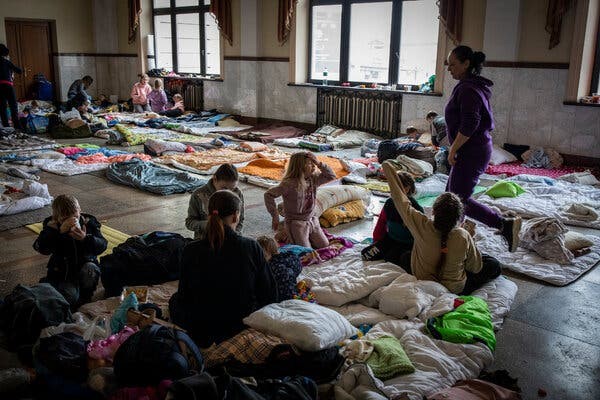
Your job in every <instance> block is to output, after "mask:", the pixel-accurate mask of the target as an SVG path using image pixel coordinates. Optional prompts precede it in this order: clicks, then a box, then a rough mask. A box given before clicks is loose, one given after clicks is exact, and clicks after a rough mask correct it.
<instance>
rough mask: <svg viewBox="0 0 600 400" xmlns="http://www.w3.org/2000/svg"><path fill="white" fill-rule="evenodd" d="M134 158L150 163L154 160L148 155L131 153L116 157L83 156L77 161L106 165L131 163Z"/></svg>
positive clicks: (101, 155) (102, 155) (100, 155)
mask: <svg viewBox="0 0 600 400" xmlns="http://www.w3.org/2000/svg"><path fill="white" fill-rule="evenodd" d="M132 158H139V159H140V160H142V161H148V160H150V159H152V157H150V156H149V155H148V154H142V153H131V154H119V155H116V156H111V157H106V156H105V155H104V154H102V153H95V154H91V155H89V156H81V157H79V158H78V159H77V162H78V163H79V164H98V163H106V164H112V163H116V162H123V161H129V160H131V159H132Z"/></svg>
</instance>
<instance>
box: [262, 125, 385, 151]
mask: <svg viewBox="0 0 600 400" xmlns="http://www.w3.org/2000/svg"><path fill="white" fill-rule="evenodd" d="M369 140H377V139H376V136H375V135H372V134H370V133H367V132H362V131H356V130H344V129H341V128H337V127H335V126H332V125H324V126H322V127H320V128H319V129H317V130H316V131H315V132H313V133H311V134H308V135H304V136H303V137H290V138H283V139H275V141H274V142H273V144H274V145H277V146H283V147H293V148H305V149H309V150H313V151H331V150H339V149H347V148H352V147H359V146H362V145H363V143H365V142H366V141H369Z"/></svg>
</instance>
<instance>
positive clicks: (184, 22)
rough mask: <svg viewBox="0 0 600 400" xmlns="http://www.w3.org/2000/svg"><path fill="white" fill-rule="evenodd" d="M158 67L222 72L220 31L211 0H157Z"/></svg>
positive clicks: (203, 72)
mask: <svg viewBox="0 0 600 400" xmlns="http://www.w3.org/2000/svg"><path fill="white" fill-rule="evenodd" d="M153 5H154V11H153V15H154V46H155V49H156V51H155V54H156V67H157V68H165V69H167V70H173V71H175V72H178V73H190V74H202V75H220V72H221V56H220V49H221V43H220V34H219V29H218V28H217V24H216V22H215V19H214V18H213V16H212V15H211V14H210V13H209V12H208V8H209V5H210V0H153Z"/></svg>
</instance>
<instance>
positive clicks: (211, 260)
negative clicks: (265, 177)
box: [169, 190, 277, 347]
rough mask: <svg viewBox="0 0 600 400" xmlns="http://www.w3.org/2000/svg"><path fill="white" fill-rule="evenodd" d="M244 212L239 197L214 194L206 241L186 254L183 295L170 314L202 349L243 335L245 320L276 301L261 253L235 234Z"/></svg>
mask: <svg viewBox="0 0 600 400" xmlns="http://www.w3.org/2000/svg"><path fill="white" fill-rule="evenodd" d="M240 211H241V200H240V199H239V197H238V196H237V195H236V194H235V193H233V192H230V191H229V190H219V191H217V192H215V193H214V194H213V195H212V196H211V197H210V199H209V201H208V222H207V226H206V236H205V238H204V239H202V240H196V241H193V242H191V243H190V244H188V245H187V246H186V247H185V249H184V251H183V257H182V262H181V277H180V279H179V290H178V292H177V293H175V294H174V295H173V297H171V300H170V301H169V310H170V313H171V319H172V320H173V322H174V323H176V324H177V325H179V326H181V327H182V328H184V329H186V330H187V331H188V333H189V334H190V336H191V337H192V339H194V341H195V342H196V343H197V344H198V345H199V346H200V347H209V346H210V345H211V344H213V343H219V342H221V341H223V340H225V339H228V338H231V337H233V336H235V335H236V334H237V333H239V332H240V331H242V330H243V329H244V324H243V323H242V319H244V317H246V316H248V315H249V314H250V313H252V312H253V311H256V310H257V309H259V308H261V307H263V306H265V305H267V304H270V303H273V302H275V301H277V288H276V285H275V283H274V281H273V277H272V275H271V272H270V269H269V267H268V265H267V261H266V260H265V256H264V253H263V250H262V248H261V247H260V245H259V244H258V243H257V242H256V241H255V240H253V239H249V238H245V237H243V236H240V235H239V234H238V233H236V231H235V228H236V226H237V224H238V222H239V220H240Z"/></svg>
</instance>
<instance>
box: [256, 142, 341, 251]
mask: <svg viewBox="0 0 600 400" xmlns="http://www.w3.org/2000/svg"><path fill="white" fill-rule="evenodd" d="M315 168H316V169H318V170H319V172H318V173H316V171H315ZM334 179H335V173H334V172H333V170H332V169H331V168H330V167H329V166H328V165H327V164H325V163H322V162H320V161H319V160H317V157H315V155H314V154H313V153H310V152H299V153H295V154H292V156H291V157H290V160H289V163H288V166H287V169H286V171H285V175H284V176H283V180H282V181H281V183H280V184H279V185H277V186H275V187H274V188H271V189H269V190H267V191H266V193H265V206H266V207H267V210H268V211H269V213H270V214H271V217H272V219H273V220H272V225H271V226H272V227H273V230H274V231H275V232H276V231H277V230H278V228H279V213H278V212H277V206H276V204H275V199H276V198H278V197H281V198H282V199H283V211H284V215H283V216H284V218H285V229H286V231H287V234H288V242H289V243H292V244H297V245H300V246H304V247H313V248H315V249H319V248H322V247H325V246H327V245H328V244H329V241H328V240H327V237H325V234H324V233H323V230H322V229H321V226H320V225H319V216H318V215H315V214H314V211H315V200H316V195H317V187H319V186H320V185H322V184H324V183H327V182H329V181H332V180H334Z"/></svg>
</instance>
